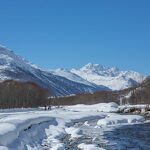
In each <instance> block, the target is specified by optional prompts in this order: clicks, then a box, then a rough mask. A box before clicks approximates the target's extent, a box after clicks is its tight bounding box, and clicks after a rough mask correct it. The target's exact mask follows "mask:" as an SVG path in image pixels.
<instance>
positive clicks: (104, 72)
mask: <svg viewBox="0 0 150 150" xmlns="http://www.w3.org/2000/svg"><path fill="white" fill-rule="evenodd" d="M71 72H72V73H74V74H76V75H78V76H80V77H82V78H83V79H85V80H87V81H89V82H91V83H94V84H96V85H103V86H106V87H109V88H110V89H112V90H121V89H125V88H129V87H131V86H133V85H135V84H137V83H141V82H142V81H144V80H145V79H146V76H144V75H142V74H140V73H137V72H134V71H121V70H119V69H118V68H116V67H112V68H109V67H106V66H102V65H99V64H92V63H89V64H87V65H85V66H84V67H82V68H80V69H72V70H71Z"/></svg>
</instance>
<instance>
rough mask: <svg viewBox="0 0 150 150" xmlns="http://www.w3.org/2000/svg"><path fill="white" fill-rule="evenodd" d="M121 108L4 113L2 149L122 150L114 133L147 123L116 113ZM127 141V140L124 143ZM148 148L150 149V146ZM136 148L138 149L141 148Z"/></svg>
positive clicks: (104, 106)
mask: <svg viewBox="0 0 150 150" xmlns="http://www.w3.org/2000/svg"><path fill="white" fill-rule="evenodd" d="M119 109H120V107H119V106H118V105H117V104H115V103H101V104H95V105H74V106H64V107H61V108H56V107H53V108H52V110H46V111H45V110H44V108H37V109H13V110H1V111H0V149H1V150H48V149H50V150H65V149H72V150H73V149H83V150H84V149H85V150H88V149H89V150H101V149H110V148H112V149H118V150H119V149H121V148H120V147H122V146H123V145H120V146H115V145H116V144H115V142H116V143H117V142H118V140H119V138H118V139H117V141H114V140H113V139H114V138H115V135H116V134H117V133H116V131H115V130H117V129H118V130H119V129H121V128H124V127H127V126H129V127H131V128H132V127H133V128H134V126H135V125H140V124H145V123H147V122H148V121H146V120H145V118H144V117H142V116H138V115H126V114H122V115H121V114H118V113H116V112H118V110H119ZM137 128H138V126H137ZM145 128H146V127H145ZM141 130H142V129H141ZM130 131H132V130H130ZM144 131H145V130H144ZM113 132H114V134H112V133H113ZM107 133H108V134H107ZM119 133H120V132H119ZM130 133H131V132H130ZM147 134H149V132H148V131H145V132H144V137H145V138H146V140H147V141H148V142H149V140H150V138H149V137H148V136H147ZM108 135H109V136H108ZM120 136H122V137H123V136H124V135H122V134H121V135H120ZM111 137H112V139H111ZM122 137H120V139H122ZM108 138H110V139H108ZM128 138H129V136H127V138H126V137H124V139H125V140H128ZM131 138H132V137H131ZM135 138H136V137H135ZM135 140H136V139H135ZM137 140H138V138H137ZM130 142H132V141H130ZM134 142H135V141H134ZM141 143H142V142H141ZM132 144H133V143H132ZM146 146H148V147H150V145H148V143H146ZM136 148H137V149H138V148H139V147H138V145H137V147H136ZM143 149H144V148H143Z"/></svg>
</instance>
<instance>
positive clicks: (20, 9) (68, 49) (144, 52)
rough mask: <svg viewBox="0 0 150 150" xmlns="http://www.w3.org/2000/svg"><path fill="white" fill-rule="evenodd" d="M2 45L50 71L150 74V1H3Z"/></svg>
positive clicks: (0, 4)
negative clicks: (88, 68)
mask: <svg viewBox="0 0 150 150" xmlns="http://www.w3.org/2000/svg"><path fill="white" fill-rule="evenodd" d="M0 43H1V44H3V45H5V46H6V47H8V48H10V49H12V50H13V51H14V52H15V53H17V54H19V55H20V56H22V57H24V58H26V59H27V60H29V61H31V62H33V63H35V64H37V65H39V66H41V67H44V68H50V69H55V68H67V69H71V68H80V67H81V66H83V65H85V64H87V63H88V62H93V63H99V64H102V65H106V66H110V67H111V66H117V67H119V68H120V69H122V70H135V71H138V72H141V73H143V74H146V75H150V69H149V68H150V0H3V1H0Z"/></svg>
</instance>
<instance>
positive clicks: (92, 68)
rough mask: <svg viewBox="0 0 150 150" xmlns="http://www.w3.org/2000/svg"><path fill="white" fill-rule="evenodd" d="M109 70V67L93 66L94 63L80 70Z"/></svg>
mask: <svg viewBox="0 0 150 150" xmlns="http://www.w3.org/2000/svg"><path fill="white" fill-rule="evenodd" d="M107 69H109V67H105V66H102V65H100V64H93V63H88V64H87V65H85V66H83V67H82V68H81V69H80V70H82V71H84V70H85V71H87V70H88V71H104V70H107Z"/></svg>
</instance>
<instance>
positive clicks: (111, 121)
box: [97, 114, 145, 126]
mask: <svg viewBox="0 0 150 150" xmlns="http://www.w3.org/2000/svg"><path fill="white" fill-rule="evenodd" d="M144 120H145V119H144V117H142V116H137V115H118V114H114V115H109V116H108V117H106V118H104V119H101V120H99V121H98V122H97V125H98V126H101V125H117V124H124V123H129V124H131V123H138V122H143V121H144Z"/></svg>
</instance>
